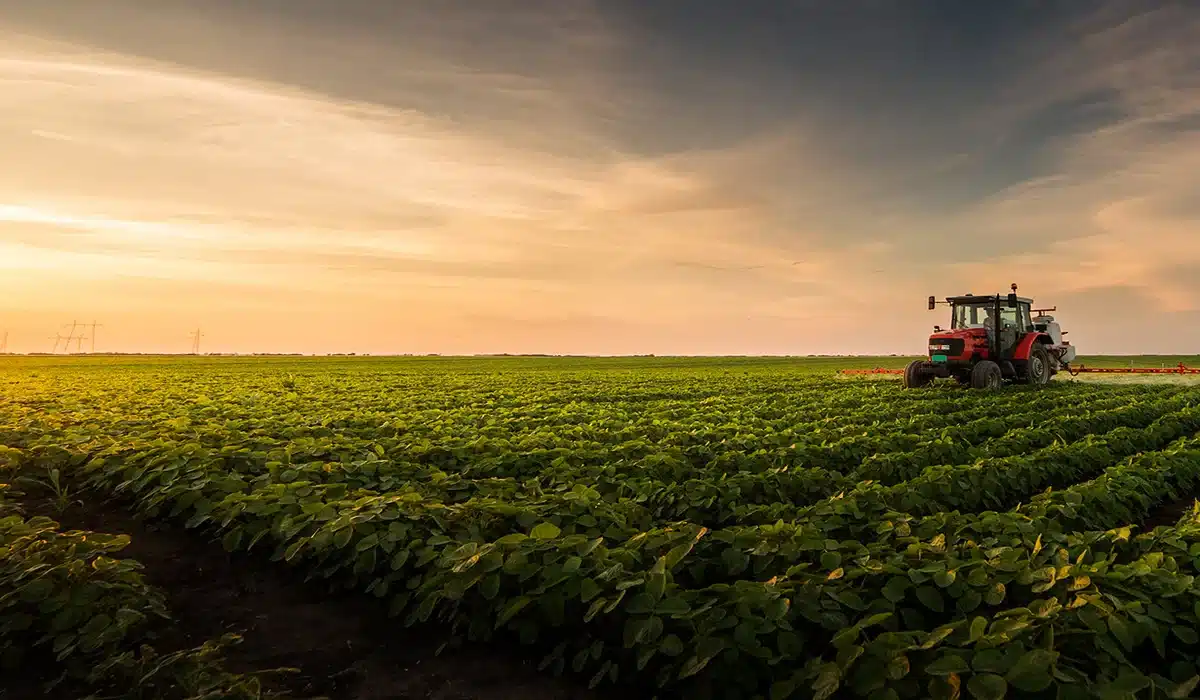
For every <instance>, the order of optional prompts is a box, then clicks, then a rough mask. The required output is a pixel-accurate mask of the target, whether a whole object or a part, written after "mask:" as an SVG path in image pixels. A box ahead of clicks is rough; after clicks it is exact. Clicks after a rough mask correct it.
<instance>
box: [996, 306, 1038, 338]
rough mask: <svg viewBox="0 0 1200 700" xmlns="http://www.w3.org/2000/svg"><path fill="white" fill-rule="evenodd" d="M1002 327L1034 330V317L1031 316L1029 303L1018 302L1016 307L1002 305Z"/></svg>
mask: <svg viewBox="0 0 1200 700" xmlns="http://www.w3.org/2000/svg"><path fill="white" fill-rule="evenodd" d="M1000 327H1001V328H1012V329H1014V330H1017V331H1022V332H1024V331H1031V330H1033V319H1032V318H1030V316H1029V304H1017V307H1016V308H1013V307H1011V306H1002V307H1000Z"/></svg>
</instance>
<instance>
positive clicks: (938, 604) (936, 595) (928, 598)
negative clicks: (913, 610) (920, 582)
mask: <svg viewBox="0 0 1200 700" xmlns="http://www.w3.org/2000/svg"><path fill="white" fill-rule="evenodd" d="M917 600H919V601H921V604H922V605H924V606H925V607H927V608H929V609H930V610H932V611H934V612H943V611H945V609H946V604H945V602H944V601H943V600H942V594H941V593H940V592H938V589H936V588H934V587H933V586H921V587H920V588H918V589H917Z"/></svg>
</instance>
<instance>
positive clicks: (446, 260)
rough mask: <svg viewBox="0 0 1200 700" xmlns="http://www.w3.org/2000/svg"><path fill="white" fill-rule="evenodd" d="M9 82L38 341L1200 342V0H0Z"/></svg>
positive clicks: (633, 346) (15, 305) (444, 348)
mask: <svg viewBox="0 0 1200 700" xmlns="http://www.w3.org/2000/svg"><path fill="white" fill-rule="evenodd" d="M0 95H3V97H2V98H0V101H2V103H3V108H2V109H0V153H2V154H3V155H4V164H5V167H3V168H0V334H2V333H3V332H4V331H8V333H9V349H10V350H12V351H16V352H28V351H43V352H44V351H49V350H50V349H51V347H52V346H53V345H54V343H55V336H56V334H58V333H60V332H61V333H65V331H66V329H65V328H64V327H63V324H68V327H69V324H70V323H71V322H72V321H80V322H87V323H90V322H92V321H93V320H96V321H99V323H101V324H103V325H102V327H101V328H100V329H99V331H98V333H97V338H96V343H97V350H104V351H141V352H187V351H189V350H190V349H191V340H190V338H189V334H190V333H191V332H192V331H193V330H195V329H196V328H201V329H203V333H204V336H203V346H202V349H203V350H205V351H211V352H303V353H330V352H359V353H374V354H385V353H443V354H468V353H502V352H510V353H563V354H642V353H654V354H810V353H811V354H823V353H833V354H836V353H846V354H871V353H903V354H909V353H911V354H920V353H922V352H924V350H925V341H926V338H927V336H928V333H929V332H930V330H931V328H932V326H933V324H935V323H945V322H946V320H947V319H946V318H945V315H946V314H945V312H944V310H941V309H939V311H937V312H931V311H928V310H927V309H926V305H925V300H926V298H927V297H928V296H929V295H931V294H933V295H937V296H939V297H943V296H948V295H957V294H964V293H975V294H990V293H995V292H1006V291H1007V289H1008V286H1009V285H1010V284H1011V283H1014V282H1015V283H1017V284H1018V285H1019V286H1020V291H1021V294H1022V295H1024V296H1031V297H1033V298H1034V299H1035V300H1036V301H1037V302H1038V305H1039V306H1040V305H1054V306H1057V307H1058V311H1057V312H1056V315H1057V317H1058V319H1059V320H1060V321H1061V322H1062V324H1063V327H1064V328H1065V329H1066V330H1069V331H1070V332H1071V335H1070V338H1072V340H1073V342H1074V343H1075V344H1076V345H1077V346H1078V347H1079V348H1080V352H1081V353H1084V354H1087V353H1151V352H1160V353H1200V5H1197V4H1196V3H1195V2H1193V1H1192V0H1179V1H1178V2H1157V1H1147V0H1136V1H1134V0H1105V1H1101V0H1097V1H1096V2H1075V1H1073V0H1063V1H1061V2H1060V1H1052V0H1036V1H1035V0H1014V1H1012V2H1004V3H999V2H995V3H983V2H958V1H953V0H914V1H913V2H903V3H898V2H890V1H887V0H873V1H871V0H861V1H859V0H839V1H838V2H831V1H828V2H827V1H823V0H822V1H816V0H812V1H809V0H740V1H739V2H736V3H734V2H723V1H716V0H687V1H686V2H685V1H684V0H462V1H461V2H443V1H440V0H412V1H411V2H404V3H399V2H392V1H390V0H338V1H337V2H332V1H330V0H108V1H107V2H105V3H96V2H95V1H94V0H44V1H42V2H36V3H33V2H28V1H27V0H0ZM89 346H90V343H89V342H85V343H84V348H85V349H86V348H87V347H89Z"/></svg>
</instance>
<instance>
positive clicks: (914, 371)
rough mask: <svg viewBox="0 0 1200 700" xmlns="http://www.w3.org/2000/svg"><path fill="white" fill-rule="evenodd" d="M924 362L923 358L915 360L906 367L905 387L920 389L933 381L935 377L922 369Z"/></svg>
mask: <svg viewBox="0 0 1200 700" xmlns="http://www.w3.org/2000/svg"><path fill="white" fill-rule="evenodd" d="M924 364H925V363H924V362H922V361H921V360H913V361H912V362H910V363H908V366H907V367H905V368H904V388H905V389H919V388H920V387H923V386H928V385H929V382H932V381H933V377H931V376H929V375H928V374H925V373H924V372H922V371H921V366H922V365H924Z"/></svg>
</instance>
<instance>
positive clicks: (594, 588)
mask: <svg viewBox="0 0 1200 700" xmlns="http://www.w3.org/2000/svg"><path fill="white" fill-rule="evenodd" d="M603 590H604V589H603V588H601V587H600V584H598V583H596V582H595V581H593V580H592V579H590V578H585V579H584V580H583V581H581V582H580V583H579V601H580V602H582V603H586V602H588V601H590V600H592V599H593V598H595V597H596V596H598V595H600V593H601V592H602V591H603Z"/></svg>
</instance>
